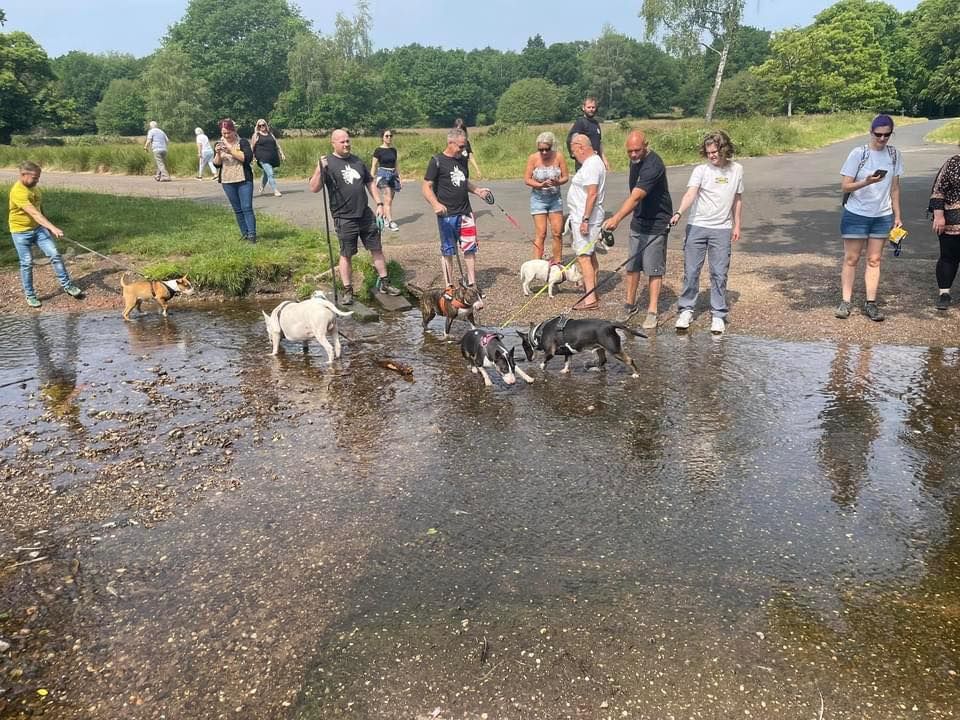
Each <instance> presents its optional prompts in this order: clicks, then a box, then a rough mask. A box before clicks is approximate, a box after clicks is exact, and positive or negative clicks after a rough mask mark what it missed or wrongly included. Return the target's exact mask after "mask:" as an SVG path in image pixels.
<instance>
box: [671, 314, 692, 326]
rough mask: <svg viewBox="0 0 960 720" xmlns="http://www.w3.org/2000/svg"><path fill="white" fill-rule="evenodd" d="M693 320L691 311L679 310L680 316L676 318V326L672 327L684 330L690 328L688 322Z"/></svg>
mask: <svg viewBox="0 0 960 720" xmlns="http://www.w3.org/2000/svg"><path fill="white" fill-rule="evenodd" d="M692 320H693V310H681V311H680V314H679V315H678V316H677V324H676V325H674V327H675V328H676V329H677V330H686V329H687V328H689V327H690V322H691V321H692Z"/></svg>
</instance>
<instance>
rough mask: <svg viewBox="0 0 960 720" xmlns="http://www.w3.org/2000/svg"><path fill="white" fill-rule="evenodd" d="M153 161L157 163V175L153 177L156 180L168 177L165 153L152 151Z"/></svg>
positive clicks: (163, 151) (164, 151)
mask: <svg viewBox="0 0 960 720" xmlns="http://www.w3.org/2000/svg"><path fill="white" fill-rule="evenodd" d="M153 159H154V161H156V163H157V174H156V175H154V177H155V178H157V179H158V180H160V179H162V178H168V177H170V175H169V174H168V173H167V151H166V150H154V151H153Z"/></svg>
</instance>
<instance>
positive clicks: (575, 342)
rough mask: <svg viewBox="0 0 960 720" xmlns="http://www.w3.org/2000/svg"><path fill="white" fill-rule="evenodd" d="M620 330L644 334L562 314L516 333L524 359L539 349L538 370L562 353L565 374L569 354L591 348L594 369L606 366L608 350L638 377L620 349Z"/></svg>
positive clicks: (613, 324)
mask: <svg viewBox="0 0 960 720" xmlns="http://www.w3.org/2000/svg"><path fill="white" fill-rule="evenodd" d="M620 331H622V332H624V333H630V334H631V335H634V336H636V337H642V338H645V337H646V334H645V333H642V332H640V331H639V330H634V329H633V328H631V327H628V326H626V325H624V324H623V323H618V322H610V321H609V320H599V319H594V318H586V319H583V320H569V319H567V318H566V317H565V316H563V315H560V316H557V317H555V318H551V319H550V320H545V321H544V322H542V323H540V324H539V325H531V326H530V329H529V331H527V332H526V333H517V334H518V335H520V340H521V342H522V343H523V352H524V353H525V354H526V356H527V360H533V355H534V353H535V352H536V351H537V350H541V351H543V362H541V363H540V369H541V370H544V369H546V367H547V363H548V362H550V360H551V358H553V356H554V355H563V356H564V358H565V360H566V362H565V363H564V365H563V370H561V372H564V373H568V372H570V356H572V355H575V354H577V353H580V352H586V351H588V350H593V352H594V353H596V356H597V365H596V367H597V368H602V367H603V366H604V365H606V363H607V353H610V354H611V355H613V356H614V357H615V358H617V360H619V361H620V362H622V363H623V364H624V365H626V366H628V367H629V368H630V369H631V370H633V377H635V378H638V377H640V371H639V370H638V369H637V366H636V363H634V362H633V358H631V357H630V356H629V355H627V354H626V353H625V352H624V351H623V344H622V342H621V339H620Z"/></svg>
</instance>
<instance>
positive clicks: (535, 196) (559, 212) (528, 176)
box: [523, 132, 570, 264]
mask: <svg viewBox="0 0 960 720" xmlns="http://www.w3.org/2000/svg"><path fill="white" fill-rule="evenodd" d="M556 144H557V139H556V137H554V135H553V133H552V132H542V133H540V134H539V135H537V151H536V152H535V153H532V154H531V155H530V157H528V158H527V169H526V171H525V172H524V174H523V181H524V182H525V183H526V184H527V185H528V186H529V187H530V188H531V190H530V214H531V215H533V225H534V227H535V228H536V236H535V238H534V241H533V259H534V260H540V259H542V258H543V246H544V243H545V242H546V239H547V223H548V222H549V223H550V231H551V234H552V236H553V247H552V257H551V262H552V263H556V264H561V263H562V262H563V199H562V197H561V195H560V186H561V185H563V184H564V183H566V182H567V180H569V179H570V176H569V175H568V174H567V161H566V160H565V159H564V157H563V154H562V153H558V152H557V151H556V150H554V147H556Z"/></svg>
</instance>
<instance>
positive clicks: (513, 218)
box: [483, 188, 537, 247]
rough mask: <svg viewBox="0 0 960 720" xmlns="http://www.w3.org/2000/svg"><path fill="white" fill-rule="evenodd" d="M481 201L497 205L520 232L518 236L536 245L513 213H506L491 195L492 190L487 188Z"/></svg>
mask: <svg viewBox="0 0 960 720" xmlns="http://www.w3.org/2000/svg"><path fill="white" fill-rule="evenodd" d="M483 201H484V202H485V203H486V204H487V205H495V206H496V207H497V209H498V210H499V211H500V212H501V213H503V215H504V217H505V218H507V221H508V222H509V223H510V224H511V225H513V227H514V228H516V230H517V232H518V233H520V237H522V238H523V239H524V240H526V241H527V242H528V243H530V244H532V245H533V246H534V247H536V245H537V244H536V242H534V241H533V240H531V239H530V238H529V237H527V234H526V233H525V232H524V231H523V228H522V227H520V223H518V222H517V219H516V218H515V217H513V215H511V214H510V213H508V212H507V211H506V210H505V209H504V207H503V205H501V204H500V203H498V202H497V199H496V198H495V197H494V196H493V191H492V190H490V189H489V188H487V194H486V196H485V197H484V198H483Z"/></svg>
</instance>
